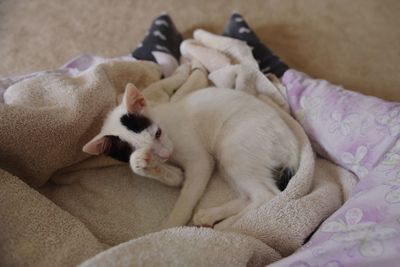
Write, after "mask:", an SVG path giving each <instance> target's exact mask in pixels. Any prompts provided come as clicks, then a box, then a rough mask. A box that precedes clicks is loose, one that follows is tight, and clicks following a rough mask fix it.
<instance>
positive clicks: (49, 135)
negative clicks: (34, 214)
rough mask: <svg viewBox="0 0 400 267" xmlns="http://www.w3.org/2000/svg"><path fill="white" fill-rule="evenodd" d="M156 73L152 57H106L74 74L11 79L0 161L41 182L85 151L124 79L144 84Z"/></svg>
mask: <svg viewBox="0 0 400 267" xmlns="http://www.w3.org/2000/svg"><path fill="white" fill-rule="evenodd" d="M67 74H69V73H67ZM159 78H160V72H159V69H158V67H157V65H156V64H154V63H148V62H139V61H136V62H131V61H129V60H128V61H114V60H110V61H107V62H106V63H100V64H97V65H94V66H93V67H92V68H89V69H88V70H87V71H85V72H82V73H81V74H80V75H77V76H73V77H71V76H70V75H62V74H59V73H52V72H50V73H48V74H44V75H39V76H34V77H32V78H29V79H25V80H23V81H21V82H18V83H15V84H13V85H11V86H10V87H9V88H8V89H7V90H6V92H5V93H4V102H5V104H1V105H0V113H1V116H0V125H1V126H0V127H1V134H0V167H2V168H4V169H6V170H8V171H9V172H11V173H13V174H15V175H17V176H19V177H21V178H22V179H24V181H26V182H27V183H28V184H30V185H32V186H35V187H38V186H41V185H43V184H44V183H45V182H46V181H47V180H48V178H49V177H50V176H51V175H52V174H54V172H55V171H56V170H58V169H60V168H62V167H66V166H69V165H72V164H74V163H76V162H79V161H81V160H83V159H85V158H87V157H88V156H87V155H85V154H83V152H82V149H81V147H82V146H83V145H84V144H85V142H86V141H87V139H88V138H89V137H92V136H93V135H94V133H96V131H98V130H99V129H100V127H101V123H102V121H101V120H99V118H102V117H104V116H105V114H106V113H107V112H108V111H109V110H110V109H111V108H112V107H113V106H114V105H115V104H116V100H117V95H118V94H119V93H122V92H123V90H124V88H125V85H126V83H127V82H133V83H136V84H137V86H138V87H139V88H144V87H146V86H148V85H149V84H150V83H152V82H154V81H156V80H158V79H159ZM71 129H73V131H71Z"/></svg>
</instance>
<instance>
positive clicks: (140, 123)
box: [121, 113, 152, 133]
mask: <svg viewBox="0 0 400 267" xmlns="http://www.w3.org/2000/svg"><path fill="white" fill-rule="evenodd" d="M121 123H122V125H124V126H125V127H126V128H128V129H129V130H131V131H134V132H135V133H140V132H141V131H143V130H144V129H146V128H147V127H149V126H150V125H151V123H152V122H151V120H150V119H149V118H147V117H145V116H143V115H141V114H138V113H132V114H125V115H124V116H122V117H121Z"/></svg>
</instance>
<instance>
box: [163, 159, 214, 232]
mask: <svg viewBox="0 0 400 267" xmlns="http://www.w3.org/2000/svg"><path fill="white" fill-rule="evenodd" d="M213 168H214V161H213V159H212V157H211V156H209V155H208V154H207V156H204V157H196V160H193V162H192V163H190V164H188V166H186V167H185V182H184V184H183V187H182V190H181V193H180V195H179V198H178V200H177V201H176V203H175V206H174V208H173V209H172V212H171V213H170V215H169V216H168V218H167V219H166V220H165V221H164V222H163V224H162V226H161V228H162V229H166V228H171V227H177V226H183V225H185V224H186V223H187V222H188V221H189V220H190V218H191V217H192V213H193V210H194V208H195V207H196V205H197V203H198V202H199V200H200V198H201V196H202V195H203V193H204V191H205V189H206V187H207V184H208V181H209V180H210V177H211V174H212V171H213Z"/></svg>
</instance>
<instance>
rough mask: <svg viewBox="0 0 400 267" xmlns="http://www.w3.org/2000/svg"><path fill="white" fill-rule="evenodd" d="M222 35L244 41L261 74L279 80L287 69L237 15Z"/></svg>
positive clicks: (235, 14)
mask: <svg viewBox="0 0 400 267" xmlns="http://www.w3.org/2000/svg"><path fill="white" fill-rule="evenodd" d="M223 35H225V36H228V37H232V38H236V39H239V40H241V41H245V42H246V43H247V44H248V45H249V46H250V47H252V49H253V56H254V58H255V59H256V60H257V62H258V66H259V67H260V70H261V72H263V73H264V74H266V73H273V74H275V75H276V76H278V77H279V78H280V77H282V75H283V73H285V71H286V70H288V69H289V67H288V66H287V65H286V64H285V63H284V62H282V61H281V60H280V59H279V57H278V56H276V55H275V54H274V53H273V52H272V51H271V50H270V49H269V48H268V47H266V46H265V45H264V44H263V43H262V42H261V40H260V39H259V38H258V37H257V35H256V34H255V33H254V32H253V31H252V30H251V28H250V27H249V25H247V23H246V21H245V20H244V19H243V17H242V16H241V15H240V14H239V13H233V14H232V15H231V17H230V19H229V22H228V24H227V25H226V26H225V30H224V33H223Z"/></svg>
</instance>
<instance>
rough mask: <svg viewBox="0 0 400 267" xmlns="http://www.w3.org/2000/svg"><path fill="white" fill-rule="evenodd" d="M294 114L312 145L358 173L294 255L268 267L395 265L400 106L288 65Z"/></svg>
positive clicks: (399, 247)
mask: <svg viewBox="0 0 400 267" xmlns="http://www.w3.org/2000/svg"><path fill="white" fill-rule="evenodd" d="M282 80H283V83H284V84H285V86H286V88H287V90H288V101H289V104H290V106H291V111H292V114H293V115H294V117H295V118H296V119H297V120H298V121H299V122H300V123H301V124H302V126H303V127H304V129H305V131H306V133H307V134H308V135H309V137H310V139H311V140H312V142H313V145H314V148H315V150H316V151H317V152H318V153H319V154H320V155H322V156H324V157H327V158H329V159H331V160H332V161H334V162H335V163H337V164H339V165H340V166H342V167H344V168H347V169H349V170H351V171H353V172H354V173H355V174H356V175H357V176H358V177H359V179H360V182H359V183H358V185H357V186H356V188H355V190H354V192H353V193H352V196H351V198H350V199H349V200H348V201H347V202H346V203H345V204H344V205H343V206H342V207H341V208H340V209H339V210H337V211H336V212H335V213H334V214H333V215H331V216H330V217H329V218H328V219H327V220H326V221H325V222H324V223H323V224H322V225H321V227H320V228H319V229H318V230H317V231H316V232H315V234H314V235H313V237H312V238H311V240H310V241H309V242H308V243H307V244H306V245H304V246H303V247H302V248H300V249H299V250H298V251H297V252H296V253H294V254H293V255H291V256H290V257H287V258H285V259H283V260H281V261H279V262H276V263H275V264H273V265H272V266H291V267H295V266H296V267H300V266H301V267H303V266H304V267H306V266H324V267H336V266H337V267H339V266H380V267H382V266H398V265H399V264H398V262H397V259H398V258H399V256H398V255H399V254H398V253H400V140H399V135H400V104H399V103H394V102H387V101H383V100H381V99H379V98H375V97H369V96H364V95H362V94H359V93H355V92H351V91H348V90H344V89H343V88H341V87H339V86H335V85H332V84H330V83H328V82H327V81H324V80H316V79H312V78H310V77H309V76H307V75H305V74H303V73H301V72H298V71H295V70H289V71H287V72H286V73H285V74H284V76H283V79H282Z"/></svg>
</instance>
